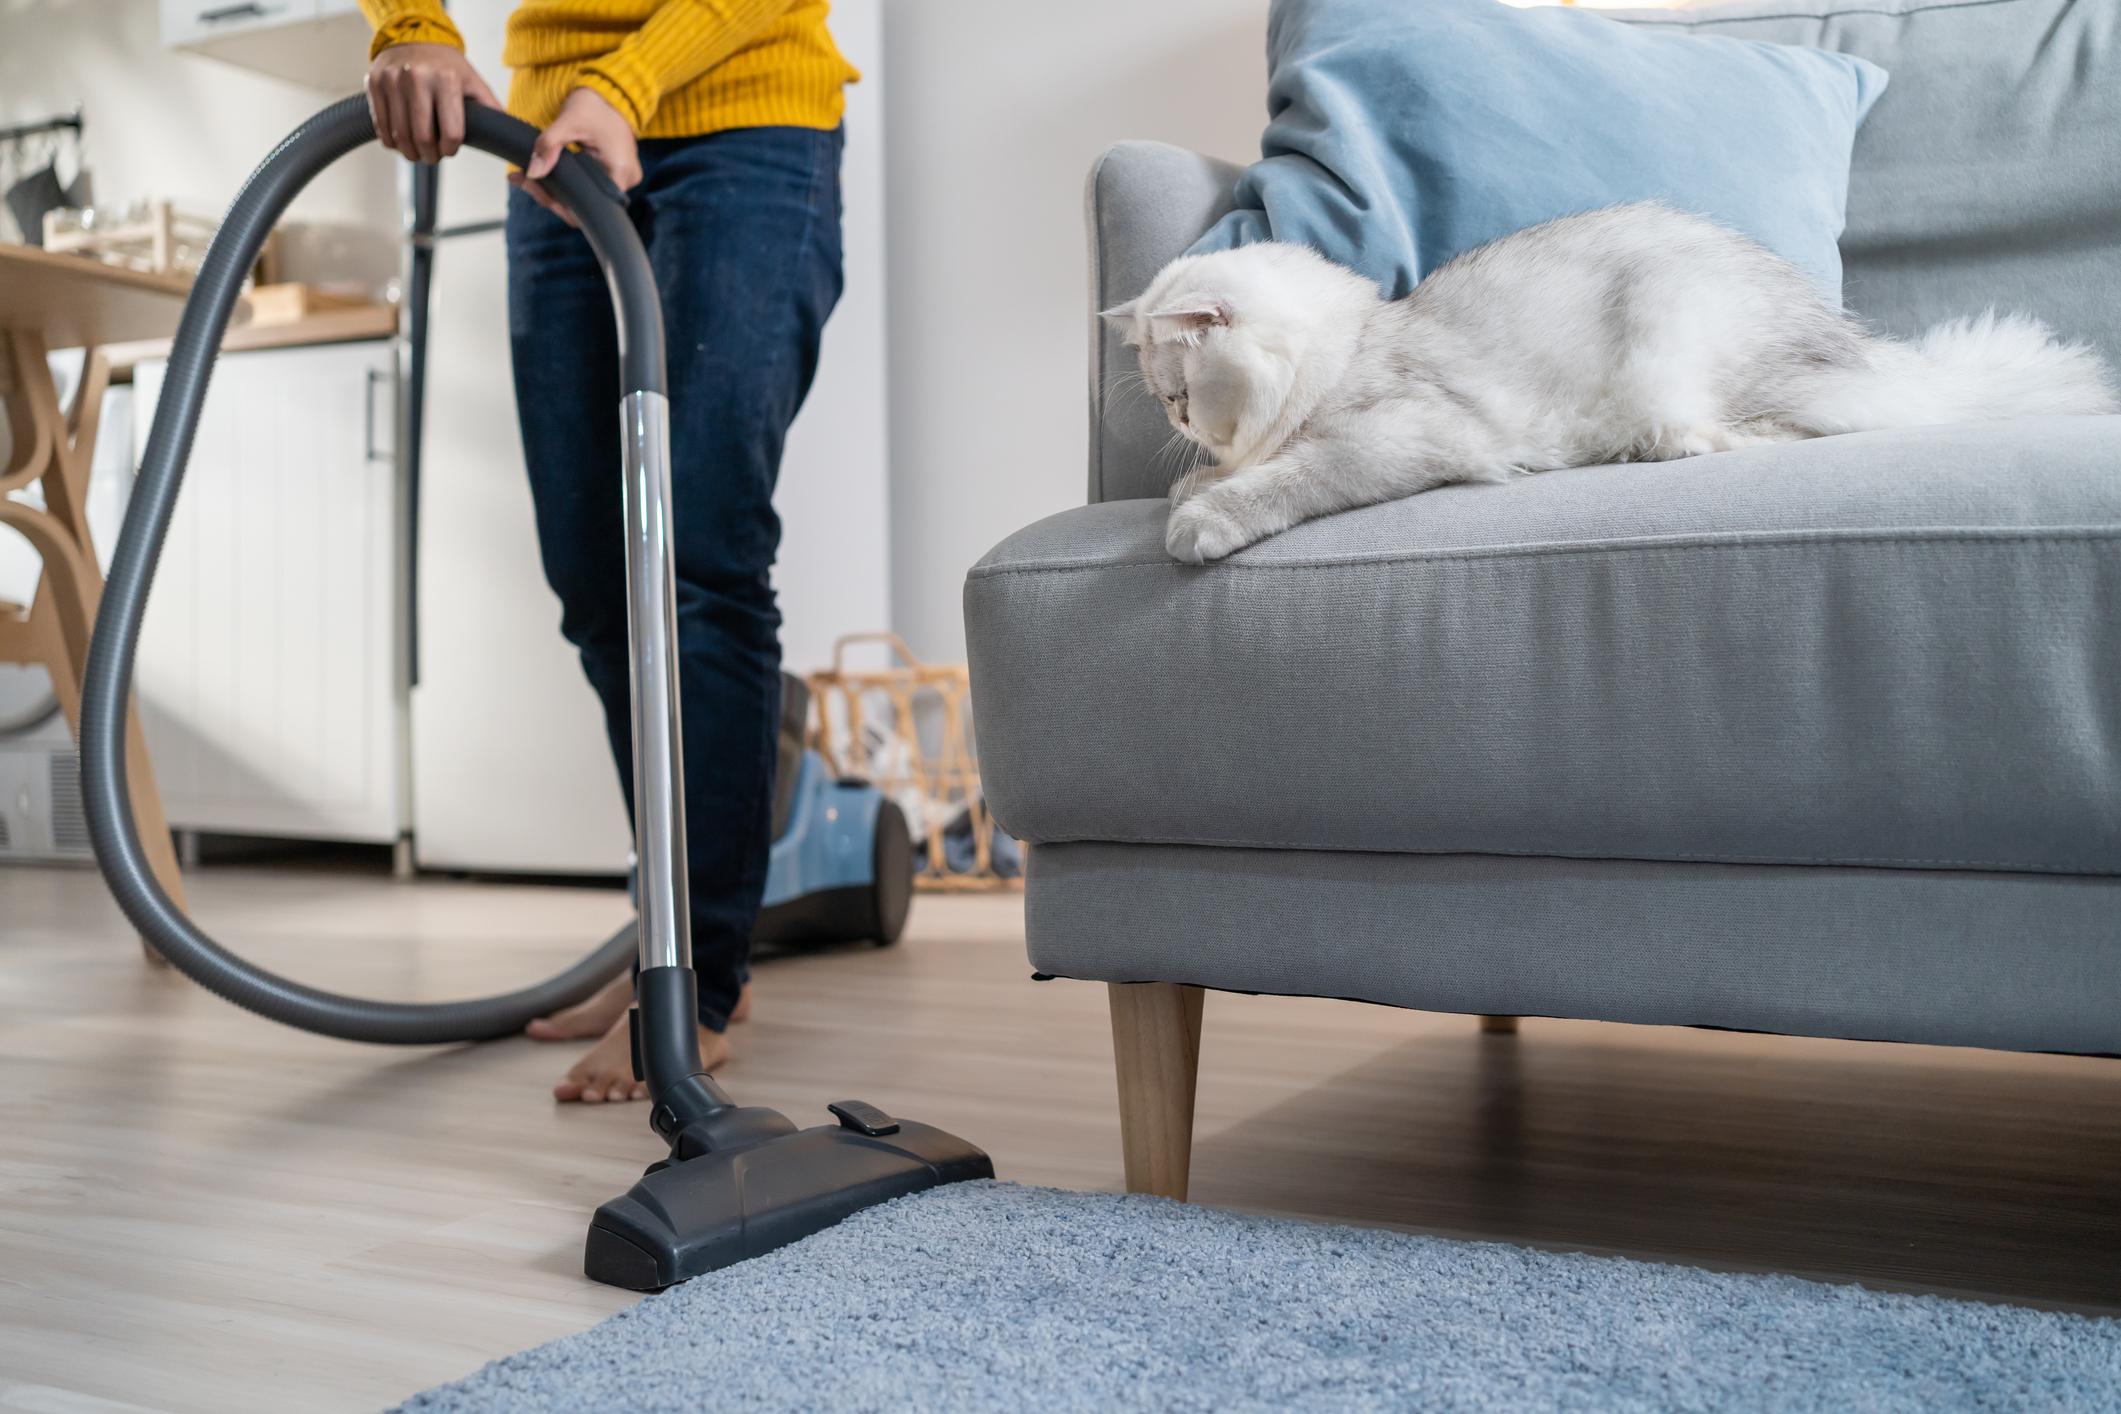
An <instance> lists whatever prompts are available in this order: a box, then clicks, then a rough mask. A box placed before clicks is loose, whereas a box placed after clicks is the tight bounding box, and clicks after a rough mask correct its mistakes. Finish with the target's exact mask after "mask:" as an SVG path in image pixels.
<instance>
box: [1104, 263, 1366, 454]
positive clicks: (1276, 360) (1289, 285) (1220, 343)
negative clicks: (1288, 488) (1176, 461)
mask: <svg viewBox="0 0 2121 1414" xmlns="http://www.w3.org/2000/svg"><path fill="white" fill-rule="evenodd" d="M1351 282H1352V290H1353V294H1354V297H1355V298H1356V299H1358V300H1361V301H1374V299H1375V298H1376V295H1375V291H1374V290H1372V289H1371V288H1370V287H1368V286H1367V285H1365V284H1363V283H1362V282H1361V281H1359V280H1356V279H1355V277H1353V276H1351V275H1350V274H1349V273H1348V272H1347V271H1344V270H1341V269H1339V268H1338V267H1337V266H1333V265H1331V264H1329V263H1328V262H1326V261H1325V260H1323V259H1321V258H1320V257H1319V256H1317V255H1316V254H1314V253H1312V252H1311V251H1309V250H1305V249H1303V248H1301V247H1298V246H1289V245H1277V244H1272V243H1266V244H1260V245H1253V246H1246V247H1243V248H1241V249H1238V250H1232V251H1224V252H1221V253H1219V254H1215V255H1201V256H1184V257H1181V258H1180V259H1178V260H1175V261H1173V262H1172V263H1171V264H1169V265H1167V266H1165V267H1164V268H1163V270H1162V271H1161V272H1160V273H1159V274H1158V275H1157V277H1156V278H1155V279H1154V280H1152V281H1150V283H1149V288H1148V289H1147V290H1145V291H1143V292H1142V294H1141V296H1140V297H1139V298H1137V299H1132V300H1129V301H1128V302H1127V303H1125V304H1123V305H1120V306H1118V307H1117V308H1115V309H1108V310H1106V311H1105V312H1104V313H1105V317H1106V318H1107V319H1112V320H1116V321H1118V322H1119V323H1121V324H1122V325H1123V326H1124V328H1125V333H1124V335H1123V339H1124V341H1125V343H1126V344H1127V346H1128V347H1129V348H1132V349H1133V350H1134V351H1135V356H1136V359H1137V360H1138V361H1139V363H1140V365H1141V373H1142V380H1143V383H1144V384H1145V385H1146V387H1147V388H1148V391H1149V392H1150V393H1151V394H1153V395H1154V396H1155V398H1156V400H1157V401H1158V402H1159V403H1160V404H1162V406H1163V410H1164V416H1165V418H1167V419H1168V420H1169V421H1170V423H1171V426H1172V427H1173V428H1174V429H1176V430H1177V431H1178V432H1179V433H1180V435H1182V436H1184V437H1186V438H1187V439H1188V440H1190V441H1192V442H1194V443H1195V444H1197V445H1199V446H1201V447H1204V448H1206V449H1207V450H1208V451H1209V452H1211V453H1213V454H1214V456H1215V458H1216V460H1217V461H1219V462H1221V463H1223V464H1224V465H1228V464H1230V463H1231V462H1233V461H1235V460H1239V459H1242V458H1243V457H1244V456H1245V455H1246V454H1247V453H1248V452H1250V451H1251V450H1252V449H1253V448H1254V447H1255V446H1256V445H1257V444H1258V443H1259V442H1260V440H1261V438H1262V437H1265V436H1268V435H1269V434H1270V433H1271V432H1272V431H1273V430H1274V429H1276V428H1277V427H1279V426H1280V423H1281V419H1282V412H1283V408H1284V405H1285V404H1286V403H1287V401H1288V398H1289V394H1290V389H1291V387H1292V385H1293V384H1294V383H1295V381H1296V377H1297V374H1298V371H1299V367H1300V365H1301V364H1302V362H1303V359H1304V357H1305V354H1306V351H1307V350H1308V349H1310V348H1311V347H1312V346H1313V345H1314V343H1315V336H1316V334H1317V333H1318V331H1319V328H1320V326H1321V321H1323V320H1328V319H1330V318H1331V317H1332V311H1334V310H1336V309H1339V308H1342V307H1344V306H1345V304H1346V302H1347V300H1348V299H1349V297H1350V290H1351ZM1282 430H1283V432H1284V434H1285V433H1286V429H1285V428H1284V429H1282Z"/></svg>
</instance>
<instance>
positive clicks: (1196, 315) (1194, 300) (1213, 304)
mask: <svg viewBox="0 0 2121 1414" xmlns="http://www.w3.org/2000/svg"><path fill="white" fill-rule="evenodd" d="M1229 322H1230V301H1228V300H1226V299H1224V298H1223V297H1222V296H1221V295H1211V294H1207V293H1197V294H1190V295H1182V296H1180V297H1179V298H1178V299H1176V300H1174V301H1173V302H1171V303H1170V304H1167V305H1164V306H1162V307H1161V308H1158V309H1152V310H1150V311H1149V324H1150V327H1151V328H1153V329H1155V330H1156V331H1157V332H1158V333H1165V332H1169V333H1174V334H1177V335H1178V336H1180V337H1181V338H1184V339H1187V340H1189V341H1190V340H1194V339H1198V338H1199V337H1200V336H1201V335H1202V334H1204V333H1206V332H1207V331H1208V330H1210V329H1217V328H1221V327H1223V326H1225V325H1227V324H1228V323H1229Z"/></svg>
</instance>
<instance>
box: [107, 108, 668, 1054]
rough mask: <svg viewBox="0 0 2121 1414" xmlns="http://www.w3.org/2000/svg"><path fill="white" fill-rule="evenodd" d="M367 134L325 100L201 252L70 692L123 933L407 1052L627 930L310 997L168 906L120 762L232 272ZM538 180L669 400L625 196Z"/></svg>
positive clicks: (462, 1033)
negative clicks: (504, 978)
mask: <svg viewBox="0 0 2121 1414" xmlns="http://www.w3.org/2000/svg"><path fill="white" fill-rule="evenodd" d="M374 137H375V128H374V126H373V124H372V123H371V122H370V119H369V115H368V105H367V102H366V101H365V100H364V99H361V98H348V99H345V100H342V101H341V102H338V103H334V104H333V105H332V106H331V107H329V108H326V109H325V110H324V111H323V112H321V113H319V114H317V115H316V116H315V117H314V118H311V119H310V120H309V121H308V122H306V123H304V124H303V125H302V126H301V127H300V128H298V129H297V130H296V131H295V132H294V133H292V134H291V135H289V136H288V138H287V139H286V140H285V141H283V142H282V143H281V144H280V145H279V146H278V147H277V148H275V149H274V150H273V152H272V154H271V155H270V156H269V157H267V158H266V159H265V161H264V162H263V163H262V164H260V166H259V167H258V170H257V171H255V172H254V173H252V174H251V177H250V180H249V181H247V182H245V183H244V184H243V190H242V191H241V192H240V193H239V194H238V195H237V197H236V200H235V203H234V205H232V206H231V207H230V208H229V212H228V217H227V219H226V220H224V221H223V222H222V223H221V228H220V230H219V231H218V232H216V234H215V236H214V239H213V244H212V246H211V247H210V248H209V249H208V251H207V253H206V262H205V264H204V266H203V267H202V268H201V269H200V271H199V276H198V280H197V283H196V284H195V285H194V286H193V288H192V293H191V297H190V298H189V299H188V300H187V301H186V302H185V306H184V318H183V321H182V322H181V323H180V324H179V325H178V327H177V335H176V340H175V343H174V344H173V345H172V346H171V349H170V355H169V371H168V374H167V377H166V380H165V382H164V384H163V392H162V400H161V403H160V405H159V406H158V407H157V408H156V410H155V422H154V427H153V429H152V430H151V431H150V433H149V435H148V442H147V454H146V457H145V459H144V460H143V461H142V463H141V466H140V472H139V476H138V478H137V480H136V481H135V482H134V487H133V493H132V500H131V504H130V506H129V507H128V509H127V511H126V516H125V525H124V529H123V530H122V532H121V533H120V534H119V537H118V545H117V549H116V552H115V554H114V556H113V558H112V561H111V568H110V578H109V581H108V583H107V584H106V585H105V586H104V590H103V597H102V604H101V607H100V609H99V610H98V612H97V615H96V630H95V637H94V639H93V641H92V643H91V645H90V648H89V654H88V664H87V668H86V671H85V673H84V675H83V679H82V685H81V775H82V789H83V792H84V795H85V797H86V799H85V802H84V804H85V806H86V811H87V815H88V827H89V835H90V838H91V840H92V842H93V843H94V846H95V851H96V861H97V863H98V864H99V865H100V866H101V868H102V870H103V874H104V877H105V878H106V879H108V880H109V882H110V888H111V892H112V893H113V894H114V895H115V896H116V897H117V900H118V905H119V907H121V908H122V909H124V911H125V915H126V917H127V918H129V919H131V920H132V923H133V926H134V927H136V928H138V929H139V930H140V933H141V935H142V936H143V937H145V938H146V939H147V940H148V941H149V942H150V943H151V944H153V945H154V947H155V949H156V950H157V951H159V952H160V953H161V954H162V955H163V956H164V957H166V958H168V959H169V961H170V962H171V963H173V964H174V965H175V966H176V967H177V969H178V970H179V971H181V972H183V973H184V974H185V975H186V976H188V977H190V978H191V979H192V980H193V981H195V982H198V983H199V984H200V985H202V986H204V987H206V988H207V989H209V990H210V991H213V992H215V993H217V994H219V995H220V996H222V997H224V998H226V999H227V1000H229V1001H231V1002H234V1003H235V1004H236V1005H238V1006H240V1007H244V1008H246V1009H248V1010H250V1011H254V1012H256V1013H258V1014H259V1015H261V1016H265V1017H268V1018H270V1019H272V1020H274V1021H279V1022H284V1023H286V1024H287V1025H290V1026H297V1027H300V1028H302V1029H303V1030H305V1031H315V1032H319V1033H321V1034H323V1035H326V1036H336V1037H339V1038H341V1039H344V1040H349V1041H376V1042H384V1043H389V1044H394V1045H408V1046H417V1045H432V1044H437V1043H442V1042H450V1041H478V1040H486V1039H489V1038H492V1037H498V1036H505V1035H510V1034H513V1033H515V1032H519V1031H521V1030H522V1029H523V1027H524V1025H525V1024H526V1023H528V1022H529V1021H530V1020H531V1019H532V1018H533V1017H537V1016H542V1015H545V1014H546V1013H548V1012H551V1011H554V1010H556V1009H558V1008H560V1007H565V1006H570V1005H572V1004H574V1003H575V1002H578V1001H581V1000H583V999H584V998H586V997H588V996H589V995H590V994H592V993H593V992H595V991H596V989H597V988H598V987H600V986H602V985H603V984H604V983H605V982H607V981H609V980H610V979H611V978H612V977H614V976H616V975H617V974H618V973H619V971H620V970H621V969H623V968H624V967H625V966H626V964H627V962H628V961H629V960H630V959H632V958H633V956H634V955H635V948H636V943H635V936H636V929H635V925H633V924H630V923H629V924H628V925H627V926H626V927H625V928H624V929H622V930H621V931H620V932H619V933H617V934H616V935H614V936H613V937H612V938H611V939H610V940H609V941H607V942H605V943H604V944H603V945H601V946H600V947H598V948H597V949H596V951H594V952H592V953H591V954H590V955H589V956H588V957H586V958H584V959H583V960H582V961H580V962H578V963H576V964H575V965H574V966H573V967H570V968H568V969H567V970H566V971H565V972H562V973H561V974H560V975H559V976H557V977H554V978H552V979H551V980H550V981H547V982H543V983H540V984H538V985H537V986H533V987H526V988H524V989H523V990H521V991H517V992H510V993H508V994H506V995H504V996H496V997H486V998H481V999H478V1000H474V1001H459V1002H440V1003H410V1002H383V1001H366V1000H362V999H359V998H355V997H342V996H338V995H335V994H334V993H331V992H325V991H320V990H319V989H317V988H315V987H309V986H304V985H303V984H302V983H299V982H293V981H290V980H288V979H287V978H284V977H280V976H276V975H274V974H273V973H271V972H268V971H266V970H265V969H263V968H261V967H258V966H256V965H254V964H252V963H249V962H246V961H245V960H244V959H242V958H240V957H238V956H236V955H235V954H234V953H232V952H230V951H229V950H228V949H226V948H224V947H222V946H221V945H220V944H219V943H216V942H215V941H214V940H213V939H212V938H210V937H208V936H207V935H206V934H205V933H203V932H201V931H200V930H199V928H198V926H197V925H196V924H194V923H193V922H192V921H191V920H190V919H189V918H187V917H185V916H184V914H183V912H182V911H181V910H180V909H178V908H177V906H176V904H175V903H174V902H172V901H171V899H170V897H169V894H168V893H167V892H166V891H165V890H164V889H163V887H162V885H161V883H160V882H159V881H158V880H157V879H156V878H155V875H154V871H153V869H152V868H151V867H150V865H149V864H148V861H147V856H146V853H145V851H144V850H143V849H142V848H141V844H140V832H139V827H138V825H137V824H136V823H135V821H134V819H133V812H132V808H131V798H130V795H129V792H128V787H127V782H126V767H125V723H126V713H127V710H128V706H129V702H130V697H131V693H132V675H133V654H134V650H135V648H136V647H137V645H138V642H139V638H140V622H141V618H142V615H143V614H144V612H145V610H146V607H147V594H148V589H149V587H150V586H151V584H152V583H153V580H154V573H155V562H156V560H157V558H158V557H159V556H160V554H161V551H162V542H163V539H164V537H165V536H166V535H167V534H168V531H169V522H170V515H171V513H172V511H173V510H174V509H175V506H176V500H177V491H178V488H179V487H180V486H181V485H182V484H183V480H184V465H185V462H186V460H187V459H188V458H189V456H190V455H191V445H192V438H193V435H194V434H195V433H196V432H197V430H198V426H199V411H200V408H201V406H202V405H203V404H204V403H205V401H206V386H207V380H208V379H209V377H210V376H211V375H212V373H213V366H214V356H215V353H216V352H217V351H218V349H219V348H220V344H221V336H222V334H223V333H224V332H225V331H226V330H227V328H228V320H229V315H230V314H231V312H232V311H233V310H234V308H235V304H236V300H237V298H238V296H239V294H240V293H241V289H242V284H243V280H244V277H245V276H246V275H247V274H248V273H249V271H250V268H251V265H252V264H253V263H254V262H255V261H256V260H257V257H258V251H259V249H260V247H261V246H263V244H264V242H265V238H266V237H267V236H268V235H269V234H270V233H271V231H272V228H273V225H274V223H275V222H276V221H278V220H279V218H280V214H281V213H282V212H283V211H285V210H286V208H287V204H288V203H289V202H290V201H292V200H293V199H294V197H295V194H296V193H297V192H299V191H301V189H302V188H303V187H304V186H306V185H307V184H308V183H309V181H310V179H311V178H313V177H315V176H316V174H317V173H319V172H321V171H322V170H324V168H326V167H328V166H330V165H331V164H332V163H333V162H335V161H337V160H338V159H339V158H340V157H343V156H345V155H346V154H347V153H349V152H351V151H353V150H354V149H355V148H357V147H359V146H361V145H362V144H363V143H366V142H369V141H371V140H372V139H373V138H374ZM536 138H537V131H536V129H534V128H532V127H530V126H529V125H528V124H526V123H523V122H520V121H518V120H516V119H514V118H511V117H509V116H508V115H507V114H505V113H501V112H498V111H496V110H494V109H490V108H482V107H478V106H477V105H473V104H467V105H466V111H465V141H466V142H467V143H469V144H470V145H471V146H473V147H476V148H479V149H480V150H482V151H485V152H490V153H492V154H493V155H495V156H497V157H501V158H504V159H506V160H508V161H511V162H515V163H517V164H519V165H520V164H525V163H528V162H529V160H530V152H531V145H532V144H533V142H535V141H536ZM545 184H546V187H547V189H548V190H551V191H553V192H555V193H557V194H558V196H559V197H560V199H561V200H562V201H563V202H565V203H566V205H567V207H568V209H569V210H570V211H571V212H572V213H573V214H574V216H575V218H576V220H577V221H578V222H579V223H580V225H581V227H582V229H583V231H584V233H585V234H586V235H587V236H588V237H589V242H590V245H591V247H592V248H593V249H594V250H595V251H596V254H597V258H598V260H599V261H600V262H602V264H603V266H604V272H605V275H606V277H607V279H608V280H609V281H610V284H611V289H612V299H613V302H614V304H615V305H616V307H617V315H618V323H619V342H620V349H621V356H620V362H621V372H622V376H623V378H624V387H626V388H627V389H630V390H634V391H636V392H641V393H652V394H655V395H656V396H657V398H658V399H659V398H660V397H661V396H662V395H663V393H664V391H665V390H664V382H663V327H662V309H661V305H660V304H659V303H658V300H657V297H656V289H655V279H654V276H653V273H652V272H651V270H650V268H649V264H648V256H647V252H646V251H645V250H644V249H643V248H642V246H641V242H640V237H639V235H638V234H637V233H636V232H635V230H634V227H633V223H632V221H630V220H629V219H628V218H627V215H626V210H625V197H624V196H623V195H621V193H620V192H619V191H618V189H617V188H616V187H615V186H613V185H612V183H611V180H610V178H609V177H608V176H606V175H605V173H604V170H603V169H602V168H601V167H599V166H598V165H597V164H596V163H595V162H593V161H591V160H589V159H586V158H583V157H580V156H578V155H576V154H573V153H569V154H567V155H566V156H564V157H562V158H561V159H560V163H559V165H558V166H557V167H556V168H555V169H554V170H553V173H552V175H551V176H550V177H548V178H546V183H545ZM644 882H645V881H644ZM688 1039H689V1033H688Z"/></svg>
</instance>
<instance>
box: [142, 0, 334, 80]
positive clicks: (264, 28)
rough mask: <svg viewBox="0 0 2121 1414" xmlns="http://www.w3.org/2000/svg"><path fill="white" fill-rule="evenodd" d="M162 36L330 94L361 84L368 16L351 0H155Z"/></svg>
mask: <svg viewBox="0 0 2121 1414" xmlns="http://www.w3.org/2000/svg"><path fill="white" fill-rule="evenodd" d="M160 3H161V7H162V9H161V13H162V42H163V44H165V45H167V46H169V47H170V48H173V49H186V50H190V51H191V52H193V53H195V54H205V55H208V56H210V57H212V58H215V59H222V60H225V61H227V62H228V63H231V64H240V65H242V66H243V67H244V68H246V69H257V70H260V71H261V72H264V73H268V74H273V75H276V76H278V77H280V78H284V79H293V80H294V81H295V82H297V83H306V84H309V85H311V86H313V87H316V88H321V89H328V90H331V91H332V92H335V93H341V94H345V93H353V92H356V91H357V90H359V88H360V87H361V80H362V77H363V75H364V74H365V73H366V71H367V68H368V34H369V31H368V21H367V20H365V19H364V18H362V16H361V11H360V7H359V5H358V4H357V3H356V0H160Z"/></svg>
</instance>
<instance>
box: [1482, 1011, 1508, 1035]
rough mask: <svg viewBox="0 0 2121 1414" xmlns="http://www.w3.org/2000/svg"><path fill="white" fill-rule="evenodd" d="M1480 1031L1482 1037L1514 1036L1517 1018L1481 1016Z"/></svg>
mask: <svg viewBox="0 0 2121 1414" xmlns="http://www.w3.org/2000/svg"><path fill="white" fill-rule="evenodd" d="M1480 1031H1481V1034H1482V1035H1484V1036H1515V1035H1516V1034H1517V1018H1516V1017H1514V1016H1483V1017H1482V1018H1480Z"/></svg>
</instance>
